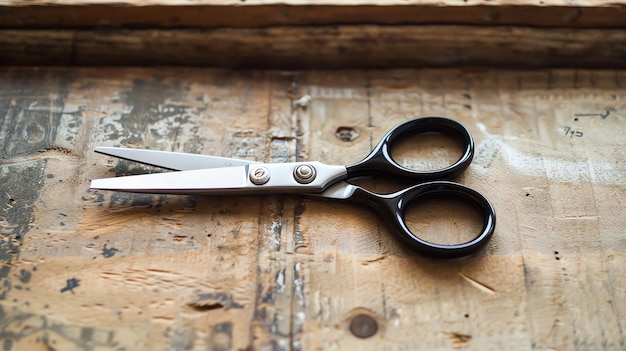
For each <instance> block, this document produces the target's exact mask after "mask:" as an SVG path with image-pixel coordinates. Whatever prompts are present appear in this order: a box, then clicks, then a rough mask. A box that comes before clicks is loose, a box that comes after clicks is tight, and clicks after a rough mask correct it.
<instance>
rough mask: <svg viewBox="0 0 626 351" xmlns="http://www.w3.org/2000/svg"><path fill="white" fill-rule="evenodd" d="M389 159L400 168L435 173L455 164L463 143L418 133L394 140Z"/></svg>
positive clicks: (443, 136) (453, 139)
mask: <svg viewBox="0 0 626 351" xmlns="http://www.w3.org/2000/svg"><path fill="white" fill-rule="evenodd" d="M390 149H391V152H390V153H391V158H392V159H393V160H394V161H395V162H396V163H397V164H399V165H400V166H402V167H404V168H408V169H411V170H415V171H436V170H440V169H444V168H447V167H449V166H451V165H453V164H454V163H456V162H457V161H458V160H459V159H461V157H462V156H463V152H464V148H463V143H462V142H461V141H459V140H458V139H457V138H453V137H452V136H450V135H447V134H443V133H436V132H429V133H418V134H413V135H409V136H403V137H400V138H398V140H395V141H394V142H393V144H392V145H390Z"/></svg>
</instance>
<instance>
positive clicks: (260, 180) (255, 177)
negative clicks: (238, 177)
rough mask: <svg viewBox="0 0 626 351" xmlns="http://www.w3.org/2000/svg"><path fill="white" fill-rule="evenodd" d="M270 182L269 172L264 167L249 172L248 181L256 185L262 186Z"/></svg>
mask: <svg viewBox="0 0 626 351" xmlns="http://www.w3.org/2000/svg"><path fill="white" fill-rule="evenodd" d="M268 180H270V170H269V169H267V168H265V167H256V168H253V169H252V171H251V172H250V181H251V182H252V183H254V184H256V185H263V184H265V183H267V181H268Z"/></svg>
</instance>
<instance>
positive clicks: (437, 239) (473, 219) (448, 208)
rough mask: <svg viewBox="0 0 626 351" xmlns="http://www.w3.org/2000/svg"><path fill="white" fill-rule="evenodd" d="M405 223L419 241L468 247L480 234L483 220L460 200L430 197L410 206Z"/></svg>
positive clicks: (471, 207) (478, 212) (474, 209)
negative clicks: (467, 244)
mask: <svg viewBox="0 0 626 351" xmlns="http://www.w3.org/2000/svg"><path fill="white" fill-rule="evenodd" d="M404 221H405V223H406V225H407V227H408V229H409V230H410V231H411V232H412V233H413V234H414V235H415V236H417V237H419V238H420V239H422V240H424V241H427V242H429V243H432V244H436V245H460V244H465V243H468V242H470V241H472V240H473V239H475V238H476V237H478V236H479V235H480V233H481V232H482V230H483V226H484V223H483V217H482V215H481V213H480V211H478V210H477V209H476V208H475V207H474V206H471V205H470V204H468V203H467V202H465V201H462V200H460V199H458V198H452V197H447V196H441V197H437V198H435V197H427V198H424V199H420V200H419V201H415V202H413V203H411V204H409V205H408V206H407V209H406V212H405V214H404Z"/></svg>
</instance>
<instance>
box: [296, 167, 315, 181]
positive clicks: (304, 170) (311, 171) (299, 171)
mask: <svg viewBox="0 0 626 351" xmlns="http://www.w3.org/2000/svg"><path fill="white" fill-rule="evenodd" d="M315 175H316V172H315V167H313V166H311V165H299V166H297V167H296V168H295V169H294V170H293V177H294V179H295V180H296V181H297V182H298V183H301V184H308V183H310V182H312V181H313V180H315Z"/></svg>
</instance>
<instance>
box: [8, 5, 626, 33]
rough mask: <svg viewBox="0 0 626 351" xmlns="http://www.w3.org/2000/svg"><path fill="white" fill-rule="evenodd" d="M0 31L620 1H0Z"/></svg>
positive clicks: (571, 22)
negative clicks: (4, 29)
mask: <svg viewBox="0 0 626 351" xmlns="http://www.w3.org/2000/svg"><path fill="white" fill-rule="evenodd" d="M0 11H1V12H0V27H20V28H24V27H30V28H32V27H46V28H50V27H54V28H60V27H66V28H67V27H71V28H75V27H96V26H97V27H135V28H136V27H142V28H145V27H151V28H152V27H177V28H180V27H264V26H276V25H336V24H362V23H373V24H402V25H405V24H424V23H426V24H433V23H441V24H449V23H455V24H479V25H523V26H547V27H563V26H565V27H623V26H625V25H626V11H624V1H622V0H582V1H581V0H578V1H562V0H535V1H528V0H391V1H388V0H376V1H373V0H347V1H346V0H127V1H120V0H1V1H0Z"/></svg>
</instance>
